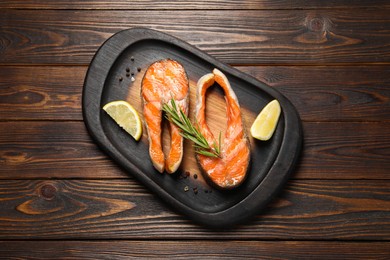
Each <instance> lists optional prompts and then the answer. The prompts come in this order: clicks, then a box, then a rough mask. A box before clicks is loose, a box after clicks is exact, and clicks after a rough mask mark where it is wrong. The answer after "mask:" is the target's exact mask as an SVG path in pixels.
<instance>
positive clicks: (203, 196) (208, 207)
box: [82, 28, 303, 227]
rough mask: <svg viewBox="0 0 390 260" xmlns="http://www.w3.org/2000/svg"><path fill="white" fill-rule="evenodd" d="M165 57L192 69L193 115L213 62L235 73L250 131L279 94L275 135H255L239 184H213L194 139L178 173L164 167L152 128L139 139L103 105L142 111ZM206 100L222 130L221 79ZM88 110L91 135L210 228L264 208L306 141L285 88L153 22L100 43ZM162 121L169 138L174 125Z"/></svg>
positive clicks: (88, 81)
mask: <svg viewBox="0 0 390 260" xmlns="http://www.w3.org/2000/svg"><path fill="white" fill-rule="evenodd" d="M166 58H170V59H174V60H177V61H178V62H180V63H181V64H182V65H183V66H184V68H185V69H186V72H187V74H188V77H189V81H190V89H191V93H190V115H191V114H192V113H191V112H192V111H193V109H194V107H195V105H194V104H195V88H196V82H197V81H198V79H199V78H200V77H201V76H203V75H204V74H206V73H209V72H211V71H212V69H213V68H218V69H219V70H221V71H222V72H223V73H224V74H225V75H226V76H227V78H228V79H229V81H230V83H231V85H232V87H233V90H234V91H235V93H236V95H237V97H238V100H239V102H240V105H241V110H242V114H243V119H244V122H246V128H247V129H248V130H249V128H250V126H251V124H252V122H253V120H254V119H255V117H256V116H257V114H258V113H259V112H260V111H261V109H262V108H263V107H264V106H265V105H266V104H267V103H268V102H270V101H272V100H273V99H277V100H278V101H279V103H280V105H281V108H282V114H281V117H280V119H279V123H278V125H277V128H276V131H275V133H274V135H273V137H272V138H271V139H270V140H269V141H266V142H262V141H258V140H255V139H253V138H250V143H251V163H250V168H249V172H248V177H247V179H246V180H245V182H244V183H243V184H242V185H241V186H240V187H238V188H236V189H233V190H229V191H221V190H218V189H215V188H213V187H211V186H209V185H208V184H207V183H206V182H205V181H204V179H203V177H202V174H201V172H200V170H199V168H198V166H197V164H196V160H195V156H194V151H193V148H192V146H191V143H189V142H188V141H186V142H185V146H184V149H185V153H184V158H183V163H182V165H181V167H180V168H179V170H178V172H177V173H175V174H173V175H169V174H166V173H165V174H160V173H158V172H157V171H156V170H155V169H154V168H153V166H152V163H151V161H150V159H149V154H148V140H147V136H146V129H145V128H144V131H143V132H144V134H143V136H142V138H141V140H140V141H139V142H136V141H134V140H133V139H132V138H131V137H130V136H129V135H128V134H126V133H125V132H124V131H123V130H122V129H121V128H120V127H119V126H118V125H116V123H115V122H114V121H113V120H112V119H111V118H110V117H109V116H108V115H107V114H106V113H105V112H104V111H103V110H102V107H103V106H104V105H105V104H106V103H108V102H110V101H113V100H127V101H128V102H129V103H131V104H132V105H133V106H134V107H135V108H136V110H137V111H138V112H139V114H140V116H141V118H142V101H141V98H140V88H141V80H142V77H143V75H144V73H145V71H146V68H147V67H148V66H149V65H150V64H151V63H153V62H154V61H157V60H160V59H166ZM206 105H207V112H206V113H207V114H206V115H207V116H208V117H209V118H208V123H209V125H210V128H211V129H212V130H213V131H215V132H218V131H223V130H224V127H225V124H226V123H225V122H226V121H225V120H226V118H225V102H224V98H223V92H222V91H221V89H220V88H219V87H218V86H213V87H212V88H211V89H210V90H209V91H208V94H207V102H206ZM82 109H83V117H84V122H85V124H86V127H87V129H88V131H89V133H90V135H91V136H92V137H93V139H94V140H95V141H96V143H97V144H98V145H99V146H100V147H101V148H102V149H103V150H104V151H105V152H106V153H107V154H108V155H109V156H111V157H112V158H113V159H114V160H115V161H116V162H117V163H118V164H119V165H120V166H121V167H123V168H124V169H125V170H126V171H127V172H128V173H129V174H131V175H132V176H134V177H135V178H136V179H137V180H138V181H140V182H141V183H143V184H144V185H145V186H146V187H147V188H148V189H150V191H151V192H153V193H155V194H156V195H157V196H158V197H160V198H161V199H162V200H163V201H165V202H166V203H168V204H169V205H171V206H172V207H173V208H174V209H176V210H178V211H180V212H182V213H183V214H185V215H187V216H188V217H190V218H191V219H193V220H194V221H196V222H198V223H201V224H204V225H207V226H210V227H231V226H233V225H235V224H237V223H242V222H243V221H245V220H247V219H248V218H250V217H251V216H253V215H255V214H258V213H260V212H261V209H263V208H264V207H265V205H266V204H267V203H268V202H269V201H270V200H271V199H272V198H273V197H274V196H275V194H277V192H278V191H279V190H280V189H281V188H282V187H283V185H284V183H285V182H286V181H287V179H288V178H289V175H290V173H291V171H292V169H293V167H294V165H295V163H296V161H297V158H298V156H299V153H300V150H301V144H302V141H303V137H302V130H301V122H300V119H299V116H298V113H297V111H296V110H295V108H294V106H293V105H292V104H291V103H290V102H289V100H288V99H287V98H286V97H284V96H283V95H281V94H280V93H279V92H278V91H276V90H275V89H273V88H271V87H269V86H267V85H266V84H264V83H262V82H259V81H258V80H256V79H255V78H253V77H251V76H249V75H247V74H244V73H242V72H240V71H239V70H237V69H234V68H232V67H230V66H228V65H227V64H224V63H222V62H220V61H218V60H217V59H215V58H213V57H211V56H210V55H208V54H206V53H205V52H203V51H201V50H199V49H197V48H196V47H194V46H192V45H190V44H188V43H186V42H184V41H182V40H180V39H177V38H175V37H173V36H170V35H168V34H165V33H161V32H159V31H155V30H151V29H146V28H134V29H128V30H124V31H120V32H118V33H116V34H115V35H113V36H112V37H111V38H109V39H108V40H107V41H106V42H105V43H104V44H103V45H102V46H101V47H100V48H99V50H98V51H97V53H96V54H95V56H94V58H93V60H92V61H91V64H90V66H89V69H88V72H87V75H86V78H85V82H84V88H83V98H82ZM190 118H192V115H191V116H190ZM162 127H163V128H164V129H165V130H164V137H163V138H164V144H166V143H167V141H166V139H167V138H169V136H168V131H167V130H166V128H167V126H166V124H163V125H162ZM248 135H249V131H248ZM216 136H217V135H216ZM165 146H166V145H165ZM165 149H166V148H165Z"/></svg>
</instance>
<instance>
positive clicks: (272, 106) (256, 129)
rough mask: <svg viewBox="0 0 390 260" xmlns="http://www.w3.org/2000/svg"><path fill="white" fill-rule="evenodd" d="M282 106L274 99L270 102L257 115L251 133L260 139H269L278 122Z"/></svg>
mask: <svg viewBox="0 0 390 260" xmlns="http://www.w3.org/2000/svg"><path fill="white" fill-rule="evenodd" d="M280 113H281V108H280V104H279V102H278V101H277V100H276V99H274V100H272V101H271V102H269V103H268V104H267V105H266V106H265V107H264V108H263V109H262V110H261V112H260V113H259V115H258V116H257V117H256V119H255V121H254V122H253V124H252V127H251V129H250V132H251V135H252V136H253V137H254V138H256V139H259V140H262V141H267V140H269V139H270V138H271V137H272V135H273V133H274V131H275V129H276V126H277V124H278V120H279V116H280Z"/></svg>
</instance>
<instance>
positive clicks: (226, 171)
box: [195, 69, 250, 189]
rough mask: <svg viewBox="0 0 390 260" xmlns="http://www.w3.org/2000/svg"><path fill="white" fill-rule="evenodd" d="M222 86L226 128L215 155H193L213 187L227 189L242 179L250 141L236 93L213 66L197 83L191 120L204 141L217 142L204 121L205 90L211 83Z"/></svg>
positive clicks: (248, 157)
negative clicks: (218, 152) (198, 129)
mask: <svg viewBox="0 0 390 260" xmlns="http://www.w3.org/2000/svg"><path fill="white" fill-rule="evenodd" d="M214 82H216V83H218V85H219V86H220V87H221V88H222V89H223V91H224V94H225V101H226V116H227V128H226V132H225V135H224V138H223V140H221V142H222V143H221V144H220V146H221V151H220V156H219V157H218V158H215V157H208V156H204V155H202V154H197V155H196V158H197V161H198V164H199V165H200V168H201V169H202V173H203V175H204V176H205V179H206V180H208V181H209V182H210V183H211V184H212V185H213V186H215V187H217V188H221V189H231V188H234V187H237V186H239V185H240V184H241V183H242V182H243V181H244V180H245V178H246V175H247V171H248V167H249V162H250V144H249V139H248V137H247V134H246V130H245V127H244V124H243V121H242V116H241V111H240V105H239V103H238V99H237V96H236V94H235V93H234V91H233V89H232V87H231V86H230V83H229V81H228V79H227V78H226V76H225V75H224V74H223V73H222V72H221V71H219V70H218V69H214V70H213V73H209V74H206V75H204V76H203V77H202V78H200V79H199V81H198V83H197V93H196V108H195V120H196V121H197V123H198V126H199V128H200V131H201V133H202V134H203V135H204V136H205V138H206V140H207V142H208V143H209V144H210V146H212V144H214V143H216V142H218V141H217V140H216V139H215V137H214V136H213V134H212V132H211V131H210V129H209V127H208V126H207V123H206V117H205V110H206V91H207V89H208V88H209V87H210V86H212V85H213V84H214Z"/></svg>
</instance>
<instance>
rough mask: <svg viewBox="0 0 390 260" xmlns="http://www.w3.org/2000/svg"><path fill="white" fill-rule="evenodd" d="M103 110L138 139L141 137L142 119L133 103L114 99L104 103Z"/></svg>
mask: <svg viewBox="0 0 390 260" xmlns="http://www.w3.org/2000/svg"><path fill="white" fill-rule="evenodd" d="M103 110H104V111H106V112H107V114H108V115H110V117H111V118H112V119H114V121H115V122H116V123H117V124H118V125H119V126H120V127H122V128H123V129H124V130H125V131H126V132H128V133H129V134H130V135H131V136H132V137H133V138H134V139H135V140H136V141H138V140H139V139H140V138H141V136H142V123H141V119H140V117H139V115H138V113H137V111H136V110H135V109H134V107H133V106H132V105H130V104H129V103H127V102H126V101H123V100H118V101H112V102H110V103H107V104H106V105H104V107H103Z"/></svg>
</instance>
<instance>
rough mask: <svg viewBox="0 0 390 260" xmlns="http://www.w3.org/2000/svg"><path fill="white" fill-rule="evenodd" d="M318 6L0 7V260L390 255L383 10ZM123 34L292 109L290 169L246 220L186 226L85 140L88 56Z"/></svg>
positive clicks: (388, 55) (378, 5) (352, 4)
mask: <svg viewBox="0 0 390 260" xmlns="http://www.w3.org/2000/svg"><path fill="white" fill-rule="evenodd" d="M332 2H333V3H332V5H328V4H327V1H308V2H306V1H270V0H260V1H251V0H246V1H225V2H224V1H212V2H208V1H202V0H200V1H197V2H196V3H193V1H180V3H177V2H176V1H141V0H134V1H125V0H115V1H107V3H104V2H102V1H95V0H88V1H76V0H73V1H63V0H59V1H49V0H41V1H35V0H20V1H1V3H0V11H1V15H0V179H1V181H0V256H1V257H4V258H6V259H9V258H11V257H15V258H16V257H20V258H35V259H36V258H47V259H53V258H71V257H74V258H77V259H83V258H91V259H96V258H110V259H121V258H127V257H158V258H163V257H166V258H179V257H182V258H186V259H187V258H195V259H204V258H205V257H206V256H207V257H232V258H240V257H242V258H243V257H245V258H279V259H280V258H297V259H302V258H314V259H319V258H354V259H357V258H362V259H367V258H383V259H385V258H390V243H389V240H390V201H389V198H390V182H389V179H390V102H389V97H390V45H389V43H390V16H389V13H390V3H389V2H388V1H385V0H383V1H368V0H367V1H365V0H361V1H346V0H340V1H332ZM138 26H143V27H147V28H152V29H156V30H160V31H162V32H166V33H169V34H171V35H173V36H176V37H178V38H180V39H182V40H184V41H187V42H189V43H190V44H193V45H195V46H196V47H198V48H200V49H201V50H203V51H205V52H207V53H209V54H211V55H213V56H214V57H216V58H218V59H220V60H221V61H223V62H225V63H228V64H230V65H232V66H234V67H236V68H237V69H239V70H241V71H243V72H245V73H248V74H250V75H252V76H254V77H256V78H257V79H258V80H260V81H263V82H265V83H266V84H268V85H270V86H271V87H274V88H276V89H277V90H279V91H280V92H281V93H283V94H284V95H285V96H286V97H288V98H289V99H290V100H291V102H292V103H293V104H294V105H295V106H296V108H297V110H298V111H299V114H300V117H301V119H302V122H303V131H304V146H303V152H302V154H301V158H300V161H299V163H298V166H297V168H296V169H295V171H294V173H293V175H292V176H291V179H290V181H289V182H288V184H287V186H286V187H285V189H284V190H283V191H282V193H281V194H279V195H278V196H277V197H276V198H275V199H274V200H273V201H272V203H271V204H270V205H269V206H268V207H267V208H266V210H265V211H263V212H260V213H259V214H258V215H257V216H256V217H255V218H254V219H253V220H251V221H249V222H248V223H245V224H242V225H240V226H238V227H235V228H233V229H223V230H222V229H218V230H210V229H208V228H206V227H202V226H199V225H197V224H195V223H193V222H192V221H191V220H189V219H188V218H187V217H186V216H183V215H181V214H178V213H176V212H175V210H173V209H172V208H170V207H169V206H168V205H166V204H165V203H164V202H163V201H161V200H160V199H159V198H158V197H157V196H155V195H154V194H153V193H151V192H150V191H149V190H147V189H145V188H144V187H143V186H142V185H140V184H139V183H138V182H137V181H136V180H134V179H133V178H132V176H131V173H128V172H125V171H124V170H122V169H121V168H120V167H119V166H118V165H117V164H116V163H114V162H113V161H112V160H111V159H110V158H109V157H108V156H107V155H106V154H105V153H103V152H102V151H101V150H99V148H98V147H97V146H96V144H95V143H94V142H93V141H92V140H91V138H90V136H89V135H88V133H87V131H86V128H85V125H84V122H83V117H82V113H81V98H82V88H83V81H84V78H85V74H86V71H87V68H88V65H89V63H90V61H91V58H92V57H93V55H94V53H95V52H96V51H97V49H98V48H99V46H100V45H101V44H102V43H103V42H104V41H105V40H106V39H107V38H109V37H110V36H112V35H113V34H114V33H116V32H119V31H120V30H123V29H127V28H132V27H138Z"/></svg>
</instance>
